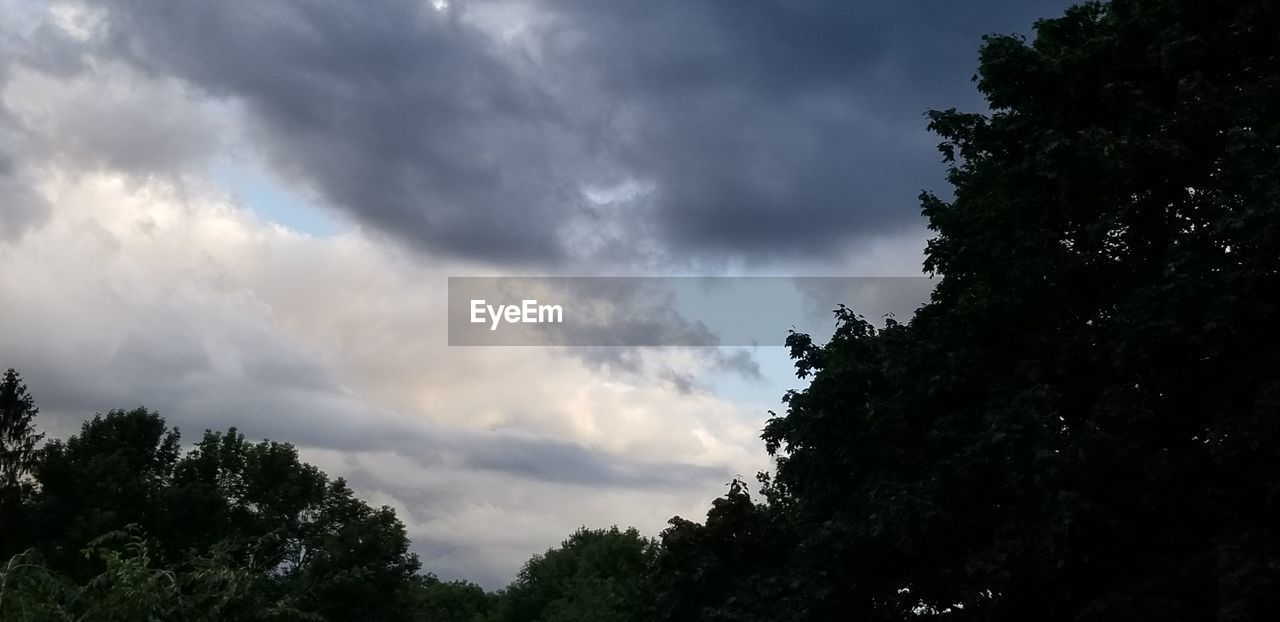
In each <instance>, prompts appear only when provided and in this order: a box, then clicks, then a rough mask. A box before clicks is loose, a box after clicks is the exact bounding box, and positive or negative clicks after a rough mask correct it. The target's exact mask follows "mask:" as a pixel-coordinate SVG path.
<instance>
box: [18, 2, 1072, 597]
mask: <svg viewBox="0 0 1280 622" xmlns="http://www.w3.org/2000/svg"><path fill="white" fill-rule="evenodd" d="M1064 4H1065V3H1063V2H1024V1H1014V0H1007V1H1001V2H990V3H982V4H980V5H979V3H961V2H944V1H942V0H906V1H898V2H817V1H804V0H798V1H795V2H784V3H772V2H754V1H751V2H728V1H722V2H689V1H676V0H671V1H646V2H604V1H598V0H577V1H574V0H565V1H540V0H508V1H495V2H470V1H468V2H462V1H458V0H449V1H447V2H446V1H445V0H387V1H382V2H378V3H364V2H343V1H338V0H310V1H304V0H297V1H287V0H282V1H278V2H260V1H257V0H243V1H238V0H222V1H218V2H207V1H195V0H137V1H125V0H121V1H103V2H83V3H82V2H56V1H55V2H47V1H41V0H0V366H4V367H7V366H14V367H17V368H19V369H20V371H22V372H23V374H24V376H25V377H26V378H27V381H28V384H29V385H30V386H31V388H32V390H33V391H34V393H35V395H36V397H37V399H38V401H39V403H40V406H41V408H42V421H41V423H42V424H43V426H44V427H46V428H47V429H48V430H50V431H51V432H53V433H54V434H66V433H68V432H70V431H73V430H74V429H75V427H76V426H78V424H79V422H80V421H82V420H83V419H84V418H86V417H87V416H89V415H91V414H92V413H93V412H100V411H105V410H108V409H111V408H116V407H130V406H134V405H137V404H140V403H141V404H146V405H148V406H150V407H153V408H155V409H158V410H159V411H161V413H162V414H163V415H165V416H166V417H167V418H168V419H169V421H170V422H171V423H173V424H175V425H178V426H180V427H181V428H182V429H183V430H184V431H185V432H186V433H187V438H188V439H192V438H193V437H194V436H195V435H197V434H198V433H199V432H200V431H201V430H203V429H204V428H225V427H227V426H231V425H235V426H239V427H240V428H241V429H242V430H243V431H244V432H246V434H247V435H248V436H250V437H252V438H264V437H269V438H272V439H278V440H288V441H291V442H294V443H295V444H297V445H299V446H300V447H302V448H303V452H304V454H305V457H306V458H307V459H308V460H310V461H312V462H314V463H316V464H318V465H319V466H321V467H322V468H324V469H326V470H327V471H328V472H330V473H331V474H340V475H343V476H345V477H347V478H348V479H349V481H351V482H352V484H353V486H354V487H355V488H356V489H357V490H358V491H359V492H360V494H362V495H363V496H364V497H365V498H366V499H369V500H370V501H372V502H374V503H377V504H388V505H391V506H393V507H395V508H396V509H397V511H398V513H399V515H400V517H401V518H402V519H403V520H404V522H405V523H406V524H407V526H408V528H409V530H410V534H411V536H412V537H413V538H414V543H415V544H414V546H415V550H417V551H418V552H419V553H420V555H421V556H422V558H423V561H424V567H425V569H426V570H430V571H433V572H436V573H437V574H440V575H441V576H445V577H450V578H463V577H464V578H468V579H472V580H475V581H479V582H480V583H482V584H484V585H486V586H487V587H499V586H501V585H502V584H504V583H505V582H506V581H508V580H509V579H510V578H511V577H512V576H513V574H514V572H515V571H516V569H517V568H518V567H519V564H520V563H521V562H522V561H523V560H524V559H526V558H527V557H528V556H529V555H531V554H532V553H535V552H538V551H541V550H543V549H545V548H547V547H548V546H551V545H554V544H555V543H557V542H558V541H559V540H560V539H562V538H563V537H564V536H565V535H567V534H568V533H569V532H571V531H572V530H573V529H574V528H575V527H577V526H579V525H583V524H585V525H588V526H607V525H609V524H614V523H617V524H620V525H635V526H637V527H640V528H641V529H642V530H644V531H646V532H647V533H649V534H656V533H657V531H658V530H660V529H661V528H662V527H663V525H664V523H665V521H666V519H667V518H669V517H670V516H672V515H673V514H681V515H685V516H688V517H694V518H700V517H701V516H702V515H703V513H704V512H705V508H706V507H707V503H708V501H709V499H711V498H712V497H714V496H716V495H717V494H720V493H722V492H723V491H724V485H725V483H726V482H727V481H728V480H729V479H730V478H731V477H733V476H734V475H735V474H743V475H747V476H750V475H751V474H753V473H754V472H756V471H757V470H759V469H762V468H765V467H766V466H767V464H768V463H767V460H766V457H765V456H764V454H763V450H762V447H761V443H760V442H759V440H758V434H759V429H760V427H761V426H762V424H763V421H764V419H765V416H766V412H765V411H766V410H767V409H770V408H777V407H778V398H779V396H780V395H781V394H782V392H783V391H784V390H786V389H787V388H792V387H795V386H797V384H798V381H797V380H795V379H794V378H793V377H791V376H790V375H789V373H788V371H789V367H788V364H787V360H786V357H785V353H784V352H783V351H782V350H781V349H780V348H754V349H736V350H732V351H730V350H727V349H726V350H712V351H706V350H682V349H660V350H655V349H650V350H645V349H627V350H623V351H615V350H608V351H601V350H599V349H564V348H538V347H523V348H520V347H511V348H459V347H453V348H450V347H448V346H447V345H446V343H447V341H446V322H445V315H446V313H445V299H444V297H445V293H446V282H447V277H450V276H476V275H575V276H586V275H596V276H614V275H753V274H758V275H807V276H828V275H863V276H871V275H875V276H887V275H918V274H919V271H920V262H921V253H920V251H921V248H922V246H923V243H924V240H925V239H926V238H927V232H926V231H925V229H924V223H923V222H922V220H921V218H920V216H919V210H918V206H917V202H916V198H915V197H916V195H917V194H918V193H919V192H920V190H922V189H930V190H934V191H938V192H942V193H945V186H944V184H943V183H942V166H941V164H940V163H939V159H938V157H937V154H936V152H935V151H934V145H935V144H936V142H937V140H936V139H935V138H934V137H932V136H930V135H929V134H928V133H927V132H926V131H925V129H924V124H925V123H924V119H923V116H922V114H923V112H924V111H925V110H928V109H930V108H948V107H952V106H954V107H958V108H961V109H968V110H981V109H982V102H981V99H980V97H979V96H978V95H977V93H976V92H975V91H974V89H973V85H972V83H971V82H970V77H971V76H972V74H973V71H974V67H975V66H976V50H977V46H978V42H979V37H980V36H981V35H982V34H984V33H988V32H1024V33H1025V32H1028V31H1029V27H1030V25H1031V23H1032V22H1033V21H1034V19H1035V18H1037V17H1044V16H1050V15H1053V14H1055V13H1057V12H1059V11H1060V10H1061V8H1062V7H1063V6H1064ZM787 328H788V327H787V326H779V327H778V330H779V332H780V333H781V332H782V331H785V330H786V329H787Z"/></svg>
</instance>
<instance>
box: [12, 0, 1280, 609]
mask: <svg viewBox="0 0 1280 622" xmlns="http://www.w3.org/2000/svg"><path fill="white" fill-rule="evenodd" d="M1278 41H1280V5H1278V4H1276V3H1273V2H1262V1H1253V2H1249V1H1239V0H1236V1H1222V2H1201V1H1192V0H1170V1H1164V2H1156V1H1153V0H1115V1H1113V2H1110V3H1107V4H1087V5H1083V6H1080V7H1076V8H1073V9H1070V10H1068V11H1067V12H1066V14H1065V15H1063V16H1062V17H1060V18H1057V19H1050V20H1043V21H1041V22H1039V23H1038V24H1037V26H1036V37H1035V39H1034V40H1033V41H1032V42H1030V43H1028V42H1027V41H1025V40H1023V39H1022V38H1019V37H1007V36H993V37H989V38H987V39H986V41H985V44H984V46H983V48H982V53H981V64H980V69H979V74H978V76H977V81H978V87H979V88H980V89H981V91H982V92H983V93H984V94H985V95H986V97H987V99H988V101H989V103H990V107H991V109H990V111H989V113H987V114H968V113H961V112H957V111H955V110H948V111H944V112H933V113H930V127H931V128H932V129H933V130H934V131H936V132H937V133H938V134H939V135H940V136H942V138H943V139H944V141H945V142H943V144H942V145H941V147H940V148H941V151H942V153H943V156H944V159H945V161H946V162H947V163H948V166H949V179H950V181H951V183H952V185H953V186H954V196H953V197H951V198H949V199H946V198H942V197H938V196H934V195H930V194H926V195H924V196H923V204H924V214H925V216H926V217H927V218H928V220H929V223H930V227H931V228H932V230H933V231H934V233H935V234H936V235H935V237H934V239H933V240H931V241H930V243H929V246H928V249H927V260H926V268H927V269H928V270H929V271H931V272H932V273H933V274H934V275H935V276H936V277H938V285H937V287H936V289H935V291H934V293H933V296H932V299H931V300H930V302H929V303H928V304H926V305H924V306H923V307H922V308H920V309H919V310H918V311H917V313H916V314H915V315H914V317H912V318H911V319H910V320H909V321H908V322H906V323H897V322H894V321H892V320H889V321H887V323H886V324H885V325H884V326H883V327H876V326H874V325H873V324H871V323H870V322H868V321H866V320H865V319H864V318H862V317H860V316H858V315H856V314H855V313H854V311H852V310H849V309H845V308H841V309H839V310H837V319H838V328H837V330H836V332H835V334H834V336H833V337H832V338H831V339H830V341H829V342H827V343H825V344H818V343H815V342H814V341H813V340H812V339H811V338H810V337H809V336H807V335H802V334H793V335H791V337H790V338H789V340H788V343H789V346H790V348H791V352H792V356H793V357H794V358H795V361H796V367H797V371H798V375H799V376H800V377H801V378H803V379H808V380H809V381H810V382H809V384H808V386H807V387H806V388H804V389H803V390H800V391H796V392H792V393H790V394H788V395H787V396H786V399H785V402H786V406H787V409H786V412H785V413H783V414H781V415H775V416H773V417H772V418H771V419H770V420H769V421H768V423H767V425H766V427H765V429H764V432H763V440H764V441H765V445H766V448H767V449H768V450H769V452H770V453H771V454H773V455H774V456H775V458H776V460H777V464H776V469H775V470H774V472H773V473H771V474H761V476H760V477H759V480H760V488H759V494H758V496H756V497H754V498H753V496H752V493H751V492H749V490H748V488H749V487H748V485H747V484H745V483H743V482H740V481H734V482H733V483H732V484H730V487H729V491H728V494H727V495H726V496H725V497H723V498H720V499H717V500H715V501H714V502H713V504H712V507H711V509H710V511H709V513H708V515H707V517H706V520H705V521H704V522H703V523H696V522H692V521H689V520H685V519H683V518H679V517H677V518H673V519H672V520H671V522H670V527H669V528H668V529H667V530H666V531H664V532H663V533H662V534H661V536H660V538H659V540H657V541H653V540H649V539H646V538H644V537H643V536H641V535H640V534H639V533H637V532H636V531H635V530H619V529H617V528H612V529H607V530H587V529H583V530H580V531H578V532H577V533H575V534H573V535H572V536H570V538H569V539H568V540H566V541H564V542H563V543H562V544H561V546H560V547H558V548H555V549H552V550H549V551H547V552H546V553H545V554H542V555H538V556H535V557H534V558H533V559H532V560H530V561H529V562H528V563H527V564H526V565H525V567H524V568H523V569H522V570H521V571H520V574H519V576H518V577H517V579H516V580H515V582H514V583H512V584H511V585H510V586H509V587H508V588H507V589H505V590H503V591H501V592H499V593H486V592H485V591H484V590H482V589H481V588H480V587H478V586H475V585H472V584H468V583H464V582H445V581H440V580H439V579H437V578H435V577H434V576H431V575H419V574H417V571H418V566H419V564H418V561H417V559H416V558H415V557H414V556H413V555H412V554H410V553H409V552H408V540H407V537H406V535H405V530H404V527H403V525H401V523H400V522H399V520H398V519H397V518H396V517H395V515H394V513H393V512H392V511H391V510H390V509H388V508H371V507H369V506H368V505H366V504H365V503H363V502H361V501H360V500H358V499H356V498H355V497H354V496H353V495H352V492H351V490H350V489H348V487H347V486H346V484H345V483H344V482H343V481H342V480H340V479H339V480H331V479H329V478H328V477H327V476H326V475H325V474H323V473H321V472H320V471H318V470H317V469H315V468H314V467H311V466H309V465H306V464H304V463H302V462H301V461H300V460H299V458H298V453H297V451H296V450H295V449H294V448H293V447H291V446H290V445H287V444H281V443H272V442H265V441H264V442H260V443H251V442H247V441H246V440H245V439H244V437H243V436H242V435H240V434H239V433H237V432H236V431H235V430H234V429H233V430H229V431H227V432H224V433H223V432H206V433H205V435H204V437H203V438H202V439H201V440H200V441H199V442H198V443H197V444H196V445H195V447H194V448H193V449H190V450H186V451H184V450H183V448H182V446H181V443H180V438H179V436H178V433H177V431H176V430H173V429H171V428H169V427H168V426H167V425H166V424H165V422H164V420H163V419H161V418H160V417H159V416H158V415H157V414H155V413H153V412H150V411H148V410H146V409H136V410H132V411H112V412H110V413H108V414H106V415H103V416H98V417H95V418H93V419H92V420H90V421H88V422H86V423H85V424H84V426H83V427H82V429H81V431H80V433H79V434H77V435H75V436H72V437H71V438H68V439H66V440H57V439H55V440H51V441H49V442H48V443H45V444H44V445H43V446H42V447H41V446H40V441H41V439H40V436H39V435H38V434H37V433H36V432H35V428H34V427H33V424H32V421H33V417H34V416H35V415H36V413H37V411H36V408H35V404H34V401H33V400H32V399H31V397H30V395H29V394H28V393H27V391H26V388H25V387H24V386H23V385H22V383H21V379H20V378H19V377H18V376H17V374H16V373H14V372H12V371H10V372H9V373H8V374H6V375H5V377H4V379H3V383H2V384H0V450H3V453H0V509H3V514H0V521H2V524H0V526H3V531H0V536H2V538H0V547H3V548H2V549H0V553H3V554H4V555H5V558H7V559H9V562H8V565H7V566H5V567H4V568H3V569H0V617H2V618H4V619H15V620H46V619H48V620H52V619H57V620H67V619H76V620H78V619H95V620H98V619H102V620H112V619H120V620H125V619H129V620H133V619H222V620H236V619H244V620H250V619H266V618H270V619H317V620H365V619H377V620H396V619H401V620H446V621H456V622H482V621H485V620H498V621H510V622H515V621H535V620H543V621H551V620H606V621H612V620H618V621H626V620H672V621H686V620H693V621H697V620H705V621H712V620H716V621H729V620H737V621H748V620H761V621H763V620H778V621H783V620H797V621H798V620H845V619H853V620H921V619H946V620H1028V619H1030V620H1049V621H1053V620H1080V619H1105V620H1165V621H1177V620H1253V619H1266V617H1267V615H1268V614H1270V615H1274V612H1275V611H1280V531H1278V529H1277V528H1278V527H1280V412H1278V409H1280V339H1277V338H1278V337H1280V335H1278V334H1277V333H1278V331H1280V328H1278V327H1277V326H1278V320H1280V317H1278V316H1277V304H1278V302H1280V296H1277V295H1276V292H1277V291H1280V43H1277V42H1278Z"/></svg>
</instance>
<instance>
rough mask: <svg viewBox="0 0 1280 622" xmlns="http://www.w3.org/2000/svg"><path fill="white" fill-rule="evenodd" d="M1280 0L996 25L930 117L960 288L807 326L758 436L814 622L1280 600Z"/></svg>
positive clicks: (930, 265)
mask: <svg viewBox="0 0 1280 622" xmlns="http://www.w3.org/2000/svg"><path fill="white" fill-rule="evenodd" d="M1277 32H1280V5H1277V4H1276V3H1272V2H1246V1H1231V2H1215V3H1207V2H1192V1H1190V0H1185V1H1171V2H1155V1H1150V0H1116V1H1115V2H1111V3H1109V4H1105V5H1103V4H1086V5H1083V6H1079V7H1075V8H1072V9H1069V10H1068V11H1067V12H1066V14H1065V15H1064V16H1062V17H1060V18H1057V19H1050V20H1042V21H1040V22H1039V23H1037V25H1036V37H1035V40H1034V42H1032V43H1030V44H1029V43H1027V42H1026V41H1024V40H1022V39H1021V38H1019V37H1008V36H997V37H988V38H987V39H986V40H985V43H984V46H983V49H982V53H981V59H980V69H979V73H978V86H979V89H980V90H981V91H982V92H983V93H984V94H985V95H986V97H987V99H988V101H989V103H990V106H991V113H990V114H988V115H980V114H963V113H959V112H956V111H954V110H949V111H945V112H934V113H931V114H930V118H931V123H930V127H931V129H933V130H934V131H936V132H938V133H939V134H940V135H941V136H942V137H943V138H944V140H945V142H944V143H943V144H942V145H941V147H940V148H941V150H942V153H943V155H944V158H945V159H946V161H947V162H948V163H949V167H950V168H949V179H950V181H951V183H952V184H953V186H954V187H955V194H954V198H953V199H951V200H944V199H942V198H940V197H937V196H933V195H928V194H926V195H924V197H923V204H924V213H925V215H926V216H927V217H928V219H929V223H930V227H931V229H932V230H933V231H934V232H935V234H936V237H935V238H934V239H933V240H931V241H930V243H929V246H928V249H927V260H926V268H927V269H928V270H930V271H932V272H933V273H934V274H935V275H937V276H940V277H941V280H940V282H939V284H938V286H937V288H936V290H935V291H934V293H933V296H932V298H931V301H930V302H929V304H927V305H925V306H924V307H922V308H921V309H919V310H918V312H917V313H916V314H915V316H914V317H913V318H912V319H911V321H910V322H909V323H908V324H906V325H900V324H896V323H893V322H889V323H888V324H887V325H886V326H885V327H884V328H883V329H877V328H875V327H874V326H872V325H871V324H870V323H868V322H866V321H865V320H864V319H862V318H861V317H858V316H857V315H855V314H854V313H853V312H851V311H849V310H847V309H841V310H840V311H839V312H838V316H839V320H840V326H839V329H838V330H837V332H836V334H835V335H834V336H833V337H832V339H831V341H830V342H829V343H827V344H825V345H818V344H815V343H814V342H813V341H812V339H810V338H809V337H808V336H805V335H792V336H791V338H790V339H789V340H788V343H789V345H790V346H791V349H792V355H793V357H794V358H795V359H796V365H797V371H798V373H799V375H800V376H801V377H808V378H811V379H812V382H811V384H810V385H809V386H808V387H807V388H806V389H805V390H803V391H799V392H796V393H793V394H790V395H789V396H788V398H787V406H788V407H787V412H786V413H785V414H784V415H782V416H779V417H775V418H773V419H771V420H770V422H769V424H768V426H767V428H766V430H765V433H764V438H765V440H766V444H767V447H768V449H769V450H770V451H771V452H773V453H774V454H775V455H776V456H777V459H778V464H777V469H776V478H775V480H774V485H775V486H776V491H777V494H778V495H779V497H780V498H781V499H783V500H785V504H786V505H785V508H784V509H780V510H778V511H780V512H786V513H787V515H788V516H789V517H790V520H791V521H792V524H793V525H794V529H795V533H796V534H797V537H798V539H799V540H798V543H797V545H796V547H795V552H794V555H793V556H792V557H791V559H790V561H789V562H788V567H789V569H790V571H791V572H793V573H795V574H796V576H798V577H799V578H800V579H799V580H801V581H802V582H803V584H804V586H805V587H804V589H805V590H806V592H807V593H809V594H810V595H812V597H813V598H812V601H811V603H810V607H811V610H810V619H835V618H837V617H839V618H844V619H847V618H851V617H852V618H855V619H868V620H906V619H913V620H914V619H919V618H921V617H935V618H945V619H964V620H1005V619H1038V620H1075V619H1081V618H1088V619H1134V620H1139V619H1161V620H1203V619H1260V618H1262V617H1265V614H1266V613H1267V612H1274V611H1276V610H1278V609H1280V592H1277V590H1276V589H1275V586H1277V585H1280V533H1277V529H1276V526H1277V525H1280V495H1278V494H1277V492H1280V488H1278V487H1277V483H1276V482H1277V480H1276V478H1275V474H1276V473H1280V411H1278V409H1280V345H1278V344H1280V339H1278V338H1277V337H1280V334H1278V332H1280V329H1278V326H1280V324H1278V322H1277V320H1280V318H1277V308H1276V302H1275V300H1276V298H1275V292H1276V291H1280V54H1276V46H1275V38H1276V33H1277Z"/></svg>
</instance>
